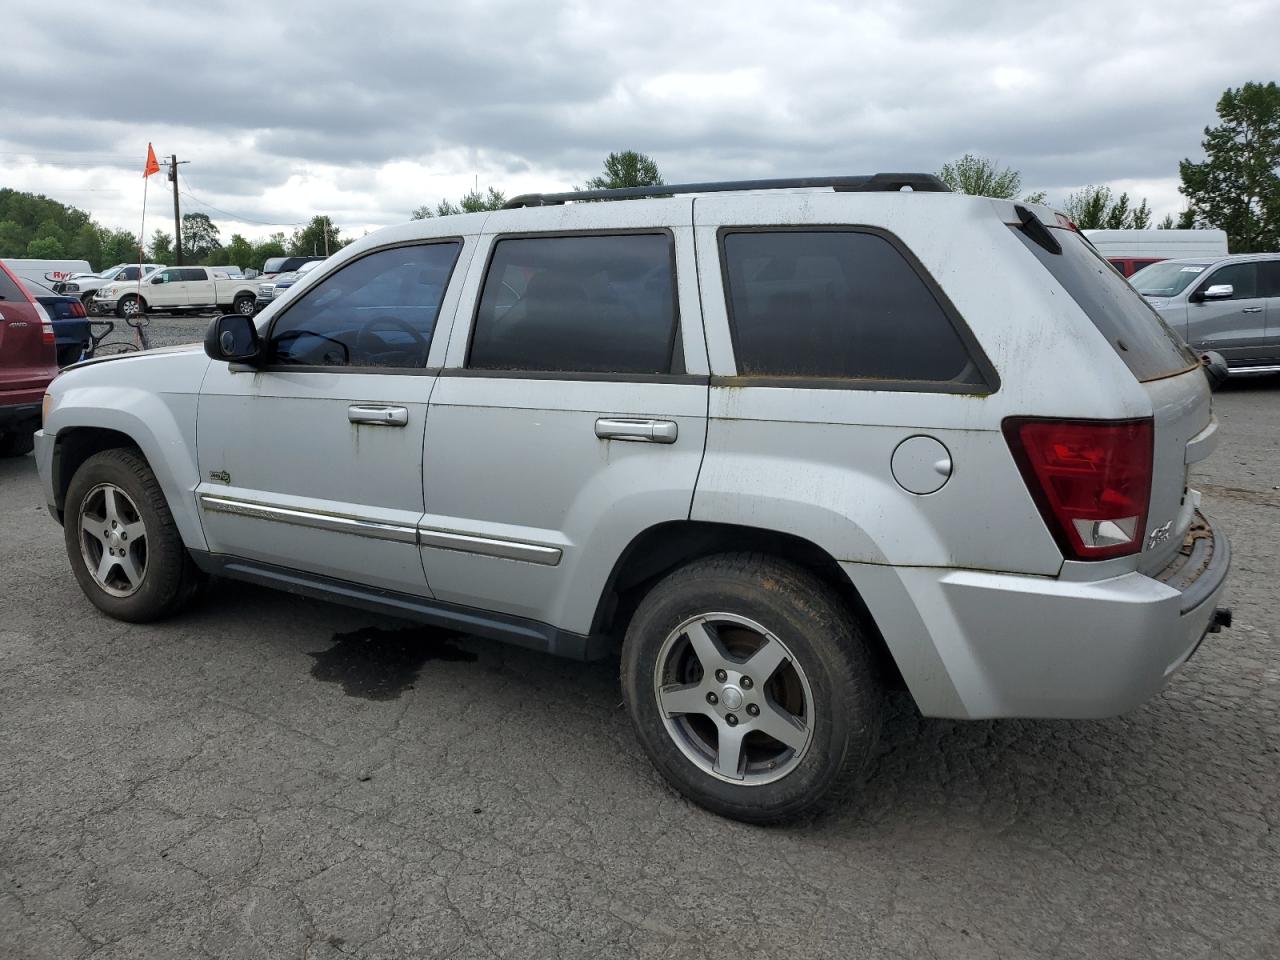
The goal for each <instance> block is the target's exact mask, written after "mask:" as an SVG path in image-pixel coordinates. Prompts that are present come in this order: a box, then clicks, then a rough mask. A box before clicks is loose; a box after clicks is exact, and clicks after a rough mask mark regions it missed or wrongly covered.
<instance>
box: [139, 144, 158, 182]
mask: <svg viewBox="0 0 1280 960" xmlns="http://www.w3.org/2000/svg"><path fill="white" fill-rule="evenodd" d="M159 172H160V163H159V161H157V160H156V152H155V150H153V149H152V148H151V144H149V143H148V144H147V166H146V167H145V169H143V171H142V179H143V180H145V179H147V177H149V176H151V175H152V174H153V173H159Z"/></svg>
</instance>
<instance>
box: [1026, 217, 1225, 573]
mask: <svg viewBox="0 0 1280 960" xmlns="http://www.w3.org/2000/svg"><path fill="white" fill-rule="evenodd" d="M1061 219H1063V220H1065V218H1061ZM1013 226H1014V232H1015V233H1016V234H1017V235H1018V236H1019V238H1020V239H1021V240H1022V241H1023V243H1024V244H1025V245H1026V247H1027V249H1028V250H1030V251H1031V253H1032V254H1034V255H1035V257H1036V259H1038V260H1039V261H1040V262H1041V263H1042V264H1043V265H1044V266H1045V268H1046V269H1047V270H1048V271H1049V272H1050V273H1051V274H1053V276H1054V279H1056V280H1057V281H1058V283H1059V284H1061V285H1062V287H1063V289H1064V290H1066V292H1067V293H1068V294H1069V295H1070V296H1071V298H1072V299H1073V300H1074V301H1075V302H1076V303H1077V304H1078V305H1079V306H1080V308H1081V310H1083V311H1084V313H1085V314H1086V315H1087V316H1088V317H1089V319H1090V320H1091V321H1092V322H1093V325H1094V326H1095V327H1096V328H1097V330H1098V333H1100V334H1101V335H1102V337H1103V338H1104V339H1105V340H1106V342H1107V343H1108V345H1109V346H1110V347H1111V349H1113V350H1114V351H1115V352H1116V354H1117V356H1119V357H1120V359H1121V360H1123V361H1124V363H1125V366H1127V367H1128V368H1129V371H1130V372H1131V373H1132V374H1133V376H1134V378H1135V379H1137V381H1138V382H1139V383H1140V384H1142V387H1143V389H1144V390H1145V391H1146V393H1147V396H1148V397H1150V398H1151V406H1152V420H1153V427H1154V446H1153V450H1152V464H1151V468H1152V469H1151V499H1150V505H1149V507H1148V511H1147V517H1146V522H1145V524H1144V528H1143V530H1141V531H1139V534H1138V535H1139V536H1141V537H1142V553H1141V556H1140V558H1139V564H1138V568H1139V569H1140V570H1141V571H1143V572H1144V573H1156V572H1158V571H1160V570H1162V569H1164V567H1165V566H1167V565H1168V564H1169V562H1170V561H1171V560H1172V559H1173V557H1174V555H1175V554H1176V553H1177V552H1178V549H1179V547H1180V546H1181V545H1182V541H1183V538H1184V537H1185V535H1186V533H1187V528H1188V527H1189V526H1190V525H1191V521H1192V519H1193V515H1194V512H1195V508H1196V504H1195V502H1194V499H1195V498H1194V497H1193V496H1192V495H1191V494H1190V493H1189V492H1188V489H1187V474H1188V470H1189V468H1190V464H1191V463H1193V462H1195V461H1196V460H1200V459H1203V458H1204V457H1206V456H1208V454H1209V453H1210V452H1212V449H1213V447H1214V444H1215V442H1216V429H1217V423H1216V421H1215V420H1214V418H1213V413H1212V410H1211V405H1210V392H1209V382H1208V380H1207V378H1206V377H1205V376H1204V374H1203V373H1202V372H1201V368H1200V361H1199V359H1198V358H1197V357H1196V355H1195V354H1194V353H1192V352H1191V350H1190V349H1189V348H1188V347H1187V345H1186V344H1185V343H1184V342H1183V340H1182V338H1181V337H1179V336H1178V335H1177V334H1176V333H1174V331H1173V330H1171V329H1170V328H1169V326H1168V325H1167V324H1166V323H1165V322H1164V320H1163V319H1162V318H1161V316H1160V315H1159V314H1158V313H1156V312H1155V310H1153V309H1152V308H1151V306H1150V305H1149V304H1148V303H1147V302H1146V301H1145V300H1144V299H1143V298H1142V296H1141V295H1139V294H1138V292H1137V291H1136V290H1134V288H1133V287H1132V286H1131V285H1130V284H1129V283H1128V281H1126V280H1125V279H1124V278H1123V277H1121V276H1120V274H1119V273H1117V272H1116V270H1115V269H1114V268H1113V267H1112V266H1111V265H1110V264H1109V263H1108V262H1107V261H1106V260H1105V259H1103V257H1102V256H1100V255H1099V253H1098V252H1097V250H1096V249H1094V247H1093V245H1092V244H1091V243H1089V242H1088V240H1086V239H1085V238H1084V237H1083V236H1082V235H1081V234H1080V233H1079V232H1077V231H1076V230H1075V229H1074V228H1072V227H1071V226H1070V225H1069V221H1067V222H1065V223H1058V224H1044V223H1042V222H1040V225H1039V227H1038V228H1037V225H1036V224H1029V225H1028V224H1018V225H1013ZM1028 227H1030V229H1028ZM1055 246H1056V247H1058V248H1059V249H1058V250H1057V251H1055V250H1054V249H1053V248H1054V247H1055Z"/></svg>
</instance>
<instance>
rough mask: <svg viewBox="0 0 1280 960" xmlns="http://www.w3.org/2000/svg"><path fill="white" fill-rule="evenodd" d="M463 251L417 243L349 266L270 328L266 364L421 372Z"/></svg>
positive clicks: (319, 285) (306, 295)
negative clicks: (402, 369)
mask: <svg viewBox="0 0 1280 960" xmlns="http://www.w3.org/2000/svg"><path fill="white" fill-rule="evenodd" d="M461 249H462V244H461V243H460V242H458V241H456V240H453V241H448V242H445V243H429V244H418V245H415V246H408V247H393V248H391V249H389V250H379V251H377V252H376V253H371V254H369V255H367V256H364V257H361V258H359V259H358V260H352V261H351V262H350V263H347V264H346V265H345V266H343V267H341V268H340V269H339V270H337V271H336V272H334V273H332V274H330V275H329V276H327V277H325V278H323V279H322V280H321V281H320V282H319V283H317V284H316V285H315V286H313V287H312V288H311V289H310V290H307V291H306V292H305V293H304V294H303V295H302V296H301V297H299V298H298V300H296V301H295V302H294V303H293V305H292V306H291V307H289V309H287V310H285V311H284V312H283V313H282V314H281V315H280V316H279V318H278V319H277V320H276V322H275V323H274V324H273V325H272V327H271V335H270V356H271V362H272V363H277V364H290V365H299V366H322V367H348V366H349V367H423V366H425V365H426V362H427V352H428V350H429V349H430V347H431V334H432V332H433V331H434V330H435V325H436V316H437V315H438V314H439V312H440V302H441V300H443V298H444V291H445V288H446V287H447V286H448V284H449V277H450V275H451V274H452V272H453V265H454V263H455V262H456V261H457V259H458V251H459V250H461Z"/></svg>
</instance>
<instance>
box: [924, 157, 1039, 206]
mask: <svg viewBox="0 0 1280 960" xmlns="http://www.w3.org/2000/svg"><path fill="white" fill-rule="evenodd" d="M938 179H940V180H941V181H942V182H943V183H945V184H946V185H947V187H948V188H949V189H951V190H954V191H955V192H956V193H967V194H969V195H971V196H975V197H996V198H998V199H1000V200H1013V199H1014V198H1016V197H1017V196H1018V194H1019V193H1021V192H1022V174H1021V173H1019V172H1018V171H1017V170H1012V169H1010V168H1009V167H1002V166H1000V164H999V163H997V162H996V161H995V160H991V159H989V158H988V157H978V156H975V155H973V154H972V153H966V154H965V155H964V156H963V157H961V158H960V159H959V160H957V161H955V162H954V163H944V164H943V165H942V169H941V170H939V171H938ZM1023 199H1024V200H1025V201H1026V202H1027V203H1044V202H1045V195H1044V193H1043V191H1038V192H1036V193H1029V194H1027V195H1026V196H1025V197H1023Z"/></svg>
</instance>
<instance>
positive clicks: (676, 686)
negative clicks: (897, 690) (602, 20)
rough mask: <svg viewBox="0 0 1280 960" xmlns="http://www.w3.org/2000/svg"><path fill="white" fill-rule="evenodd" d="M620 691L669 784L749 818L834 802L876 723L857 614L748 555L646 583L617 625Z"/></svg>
mask: <svg viewBox="0 0 1280 960" xmlns="http://www.w3.org/2000/svg"><path fill="white" fill-rule="evenodd" d="M622 688H623V696H624V698H625V700H626V704H627V708H628V710H629V712H630V714H631V719H632V721H633V723H634V724H635V727H636V733H637V735H638V737H639V739H640V742H641V745H642V746H643V747H644V748H645V751H646V752H647V753H648V755H649V758H650V759H651V760H652V761H653V763H654V765H655V766H656V767H657V768H658V770H659V771H660V772H661V773H662V774H663V776H665V777H666V778H667V780H668V781H669V782H670V783H671V784H672V786H674V787H675V788H676V789H677V790H679V791H680V792H681V793H683V794H685V796H687V797H689V798H690V799H691V800H694V801H695V802H697V803H699V804H702V805H703V806H705V807H707V808H708V809H710V810H713V811H715V812H716V813H719V814H723V815H725V816H729V817H734V818H735V819H738V820H746V821H749V822H754V823H770V822H775V821H779V820H785V819H788V818H791V817H794V816H796V815H798V814H800V813H803V812H805V811H809V810H811V809H814V808H817V807H819V806H826V805H830V804H833V803H836V802H838V801H839V800H840V799H841V798H842V797H843V796H844V795H845V794H846V793H848V792H849V791H850V790H851V789H853V788H855V787H856V786H857V785H858V784H859V783H860V782H861V777H862V771H863V769H864V767H865V765H866V763H867V761H868V759H869V758H870V757H871V755H872V753H873V751H874V747H875V742H876V738H877V735H878V732H879V728H880V721H881V710H882V707H881V705H882V692H881V686H880V681H879V676H878V673H877V670H876V667H875V664H874V661H873V659H872V657H871V653H870V650H869V648H868V646H867V643H866V641H865V639H864V634H863V630H862V627H861V625H860V623H859V622H858V620H857V617H856V616H855V615H854V614H853V613H852V611H850V610H849V608H848V606H847V604H845V603H844V601H843V600H842V599H841V598H840V596H839V595H838V594H837V593H836V592H835V590H833V589H832V588H831V587H830V586H828V585H827V584H826V583H824V582H823V581H822V580H820V579H818V578H817V577H816V576H814V575H813V574H812V573H810V572H809V571H807V570H805V569H804V568H802V567H799V566H796V565H794V564H792V563H789V562H787V561H784V560H780V559H777V558H773V557H767V556H762V555H759V554H725V555H722V556H718V557H708V558H706V559H703V560H698V561H695V562H693V563H691V564H689V565H687V566H685V567H683V568H681V569H678V570H676V571H674V572H673V573H671V574H669V575H668V576H667V577H666V578H665V579H664V580H662V581H661V582H659V583H658V584H657V585H656V586H655V587H654V588H653V589H652V590H650V591H649V593H648V595H647V596H645V598H644V599H643V600H642V601H641V603H640V606H639V608H638V609H637V610H636V613H635V616H634V617H633V618H632V620H631V623H630V625H629V626H628V628H627V636H626V640H625V642H624V644H623V649H622Z"/></svg>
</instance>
